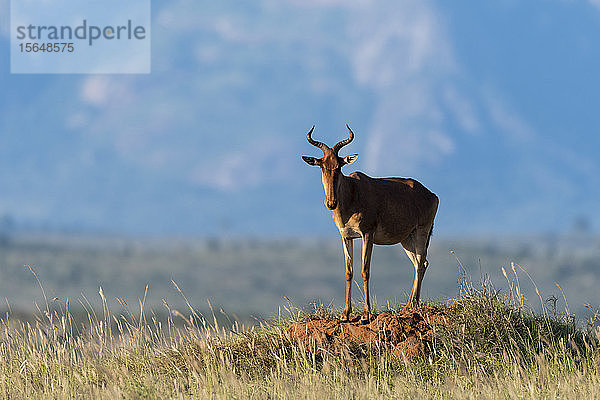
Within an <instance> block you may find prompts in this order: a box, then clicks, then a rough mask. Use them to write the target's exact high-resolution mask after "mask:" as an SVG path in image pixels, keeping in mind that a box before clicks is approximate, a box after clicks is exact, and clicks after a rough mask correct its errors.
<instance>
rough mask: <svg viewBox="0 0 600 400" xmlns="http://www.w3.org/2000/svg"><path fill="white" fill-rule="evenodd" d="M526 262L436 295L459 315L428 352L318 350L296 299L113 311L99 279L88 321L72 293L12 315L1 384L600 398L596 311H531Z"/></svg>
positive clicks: (91, 394)
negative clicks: (273, 305) (294, 332)
mask: <svg viewBox="0 0 600 400" xmlns="http://www.w3.org/2000/svg"><path fill="white" fill-rule="evenodd" d="M517 272H518V271H517V270H515V269H513V271H512V273H511V276H510V277H509V275H508V274H507V279H508V290H507V291H506V292H505V293H504V294H502V295H501V294H499V293H498V292H495V291H493V290H490V289H489V288H488V287H486V285H483V284H482V285H480V287H477V288H474V287H473V286H472V285H471V284H467V283H465V281H464V280H463V283H462V286H461V296H460V298H459V299H455V300H452V301H448V302H446V303H443V304H437V306H438V307H444V308H446V310H447V314H448V316H449V319H450V320H451V321H452V322H451V324H449V326H447V327H442V328H440V329H439V330H438V331H436V335H435V338H434V342H433V345H432V348H431V349H430V350H431V352H430V353H429V355H428V356H424V357H421V358H418V359H416V360H412V361H407V360H405V359H399V358H396V357H393V356H392V355H391V352H390V351H389V350H390V349H388V348H386V347H385V346H384V345H370V346H368V345H362V346H361V345H354V344H348V345H347V346H342V347H337V348H330V349H322V351H319V352H318V353H317V354H315V353H313V352H311V351H310V349H308V348H305V347H303V346H302V345H300V344H299V343H296V342H294V341H292V340H290V339H289V338H288V337H287V336H286V334H285V328H286V327H287V326H289V324H290V323H291V322H292V321H298V320H299V319H307V318H319V315H315V316H311V315H308V316H307V315H302V314H301V313H299V312H296V311H291V310H288V312H287V315H288V317H286V318H283V317H279V318H276V319H274V320H273V321H272V322H271V323H269V324H268V325H264V326H261V327H258V328H254V329H250V330H246V329H244V328H242V327H238V326H235V325H234V326H233V327H231V328H230V329H224V328H221V327H219V326H218V325H217V324H216V321H215V322H212V323H209V322H208V321H206V320H205V319H204V318H203V317H202V316H200V315H198V314H197V313H196V312H195V311H194V309H193V308H192V307H189V309H188V311H187V312H186V313H181V312H179V311H175V310H169V315H170V316H169V319H168V320H167V321H165V322H164V323H163V322H159V321H158V320H156V319H155V318H153V317H152V314H151V313H147V312H146V311H145V310H144V301H143V300H141V301H140V304H139V310H138V311H136V312H135V313H133V312H129V311H127V307H128V306H127V305H126V304H124V303H123V304H121V306H122V309H121V310H120V311H119V312H118V313H113V311H112V310H111V309H110V307H109V304H108V303H109V302H108V301H107V300H106V298H105V297H104V294H103V292H102V290H100V293H99V294H100V298H101V300H102V311H101V312H99V313H94V311H93V310H92V309H91V308H89V312H88V314H87V321H85V322H84V323H77V324H76V323H74V319H73V317H72V314H71V311H70V305H69V304H68V302H67V303H65V304H62V305H60V307H58V308H56V309H51V308H50V307H49V306H48V304H47V303H46V305H45V307H43V309H41V310H40V313H39V315H38V318H37V320H36V321H35V322H33V323H26V322H21V321H15V320H12V317H11V315H10V314H7V315H6V316H5V317H4V318H2V321H1V332H0V377H1V379H0V392H1V394H2V396H3V397H5V398H25V397H27V398H73V397H85V398H110V399H114V398H184V397H189V398H257V399H263V398H278V399H279V398H282V399H285V398H294V399H295V398H305V399H312V398H356V399H360V398H365V399H371V398H415V397H417V396H418V397H425V398H460V399H463V398H556V397H562V398H600V353H599V347H598V340H599V339H600V338H599V335H600V330H599V328H598V327H597V326H596V324H595V321H590V323H589V324H588V325H587V326H586V327H577V326H576V325H575V323H574V321H573V319H572V318H571V317H570V316H569V315H568V314H561V313H557V312H555V310H553V312H546V311H545V310H544V311H543V312H542V313H538V314H534V313H533V312H531V311H528V310H527V304H526V303H525V301H524V297H523V295H522V294H521V293H520V289H519V285H518V277H517ZM40 286H41V285H40ZM166 307H167V308H168V305H166ZM136 308H138V307H137V306H136ZM329 311H331V310H329ZM326 312H328V310H323V309H319V310H316V313H317V314H323V313H326ZM173 319H180V320H183V321H185V325H184V326H180V325H178V324H176V323H175V322H174V320H173Z"/></svg>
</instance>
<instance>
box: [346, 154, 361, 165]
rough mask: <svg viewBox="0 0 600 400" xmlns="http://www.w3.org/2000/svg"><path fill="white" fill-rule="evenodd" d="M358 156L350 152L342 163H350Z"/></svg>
mask: <svg viewBox="0 0 600 400" xmlns="http://www.w3.org/2000/svg"><path fill="white" fill-rule="evenodd" d="M357 158H358V154H350V155H349V156H346V157H344V164H352V163H353V162H354V161H356V159H357Z"/></svg>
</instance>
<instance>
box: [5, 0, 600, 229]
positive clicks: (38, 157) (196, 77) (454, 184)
mask: <svg viewBox="0 0 600 400" xmlns="http://www.w3.org/2000/svg"><path fill="white" fill-rule="evenodd" d="M9 35H10V18H9V1H8V0H0V52H1V53H2V54H4V57H2V58H1V59H0V89H1V90H0V187H2V192H1V196H0V217H2V216H5V217H6V218H10V220H11V221H14V224H15V226H20V227H23V229H40V228H43V229H47V230H65V229H66V230H74V231H85V232H88V231H89V232H108V233H116V234H130V235H228V234H232V235H250V236H263V237H272V236H281V235H283V236H289V235H293V236H297V235H299V236H307V235H333V234H335V232H336V228H335V226H334V224H333V222H332V220H331V217H330V212H329V211H328V210H327V209H326V208H325V207H324V205H323V199H324V194H323V188H322V186H321V179H320V176H319V171H318V169H311V168H309V167H308V166H307V165H306V164H304V163H303V162H302V160H301V158H300V156H301V155H311V156H320V155H319V154H318V153H319V151H318V150H317V149H315V148H314V147H312V146H310V145H309V144H308V143H307V142H306V136H305V134H306V132H307V131H308V130H309V129H310V127H311V126H312V125H313V124H314V125H316V128H315V132H314V135H313V137H314V138H316V139H317V140H321V141H324V142H326V143H329V144H330V145H332V144H333V143H335V142H337V141H339V140H341V139H342V138H344V137H345V135H346V134H347V132H346V130H345V124H346V123H348V124H350V126H351V127H352V129H353V130H354V132H355V133H356V139H355V140H354V142H353V143H352V144H351V145H349V146H347V147H346V148H344V151H346V152H347V153H348V154H351V153H358V154H359V159H358V161H357V162H355V163H353V164H352V165H351V166H347V167H344V172H345V173H350V172H352V171H354V170H361V171H363V172H365V173H367V174H369V175H371V176H404V177H414V178H416V179H418V180H419V181H421V182H422V183H423V184H424V185H425V186H427V187H428V188H429V189H430V190H432V191H433V192H435V193H436V194H437V195H438V196H439V197H440V208H439V212H438V216H437V220H436V221H437V222H436V230H437V231H438V232H440V233H441V234H443V235H455V234H461V235H478V234H482V233H488V234H489V233H492V234H514V233H519V234H529V233H546V232H564V231H568V230H569V229H571V228H572V226H573V224H574V222H575V221H581V220H584V221H587V224H588V225H589V226H590V227H591V229H593V230H596V231H597V230H598V229H599V228H600V214H599V213H598V212H597V207H598V204H599V199H600V178H599V176H600V160H599V157H598V156H597V153H598V149H599V148H600V135H599V133H600V132H599V129H598V127H599V126H600V113H598V111H597V109H598V106H597V105H598V104H600V92H599V89H600V75H599V74H598V72H597V71H599V70H600V48H599V46H598V40H597V38H599V37H600V2H598V1H597V0H594V1H592V0H589V1H585V0H580V1H577V0H536V1H530V2H521V1H509V0H505V1H486V2H472V1H466V0H459V1H452V2H442V1H424V0H408V1H401V2H398V1H385V0H382V1H366V0H357V1H342V0H304V1H299V0H257V1H253V2H235V1H219V2H214V1H202V0H200V1H199V0H170V1H153V2H152V37H151V40H152V44H151V49H152V56H151V70H152V72H151V73H150V74H145V75H144V74H141V75H135V74H130V75H119V74H104V75H102V74H95V75H85V74H75V75H67V74H65V75H57V74H31V75H29V74H23V75H20V74H11V73H10V39H9V38H10V36H9ZM6 218H5V219H6Z"/></svg>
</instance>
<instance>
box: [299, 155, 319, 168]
mask: <svg viewBox="0 0 600 400" xmlns="http://www.w3.org/2000/svg"><path fill="white" fill-rule="evenodd" d="M302 159H303V160H304V162H305V163H307V164H308V165H313V166H316V167H318V166H319V165H321V160H319V159H318V158H314V157H309V156H302Z"/></svg>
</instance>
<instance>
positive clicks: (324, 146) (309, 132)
mask: <svg viewBox="0 0 600 400" xmlns="http://www.w3.org/2000/svg"><path fill="white" fill-rule="evenodd" d="M314 130H315V126H314V125H313V127H312V128H311V129H310V131H308V133H307V134H306V139H307V140H308V143H310V144H312V145H313V146H316V147H318V148H320V149H321V150H323V153H325V150H327V149H328V148H329V147H327V145H326V144H325V143H321V142H317V141H316V140H313V138H312V137H310V135H312V133H313V131H314Z"/></svg>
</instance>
